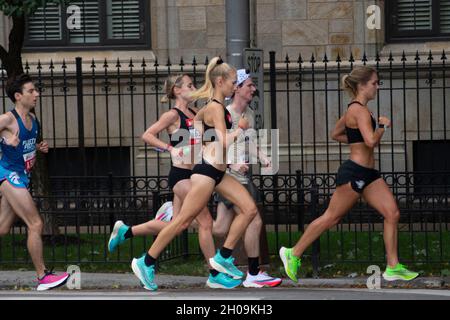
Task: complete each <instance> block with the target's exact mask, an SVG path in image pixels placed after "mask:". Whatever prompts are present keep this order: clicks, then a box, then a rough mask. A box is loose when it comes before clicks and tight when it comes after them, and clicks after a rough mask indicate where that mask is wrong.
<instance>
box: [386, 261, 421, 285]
mask: <svg viewBox="0 0 450 320" xmlns="http://www.w3.org/2000/svg"><path fill="white" fill-rule="evenodd" d="M418 276H419V274H418V273H417V272H414V271H409V270H408V269H406V267H405V266H404V265H402V264H400V263H398V264H397V265H396V266H395V267H394V268H389V267H386V271H385V272H384V273H383V278H384V280H386V281H395V280H404V281H411V280H413V279H415V278H417V277H418Z"/></svg>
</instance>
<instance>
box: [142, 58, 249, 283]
mask: <svg viewBox="0 0 450 320" xmlns="http://www.w3.org/2000/svg"><path fill="white" fill-rule="evenodd" d="M235 89H236V70H235V69H234V68H233V67H231V66H229V65H228V64H226V63H224V62H223V60H222V59H221V58H219V57H216V58H214V59H212V60H211V62H210V63H209V65H208V68H207V70H206V76H205V85H204V86H203V87H202V88H200V89H199V90H198V91H196V92H195V93H194V94H193V98H194V99H195V100H198V99H207V100H208V101H209V103H208V104H207V105H206V106H205V107H204V108H203V109H202V110H201V111H200V112H199V114H198V115H197V117H196V120H199V121H203V123H204V124H205V125H206V128H205V129H208V128H211V130H208V131H205V132H204V133H205V136H206V138H204V140H208V139H207V136H208V135H209V133H211V131H213V133H215V134H216V140H215V141H214V142H209V143H207V144H205V146H204V148H203V161H202V163H200V164H197V165H196V166H195V167H194V169H193V174H192V177H191V182H192V187H191V190H190V191H189V193H188V194H187V196H186V198H185V200H184V202H183V205H182V207H181V211H180V213H179V215H178V216H177V217H176V218H175V219H174V220H172V222H171V223H170V224H169V225H167V226H166V227H165V228H164V229H163V230H162V231H161V232H160V233H159V235H158V237H157V238H156V240H155V242H154V243H153V245H152V246H151V248H150V250H149V252H148V254H147V255H146V256H145V257H143V258H141V259H135V260H133V271H134V273H135V275H136V276H137V277H138V278H139V279H140V280H141V281H142V282H143V283H144V285H146V286H147V287H149V288H153V289H154V290H156V288H157V285H156V284H155V282H154V277H155V269H154V265H155V263H156V259H157V258H158V256H159V255H160V254H161V253H162V251H163V250H164V248H165V247H166V246H167V245H168V244H169V243H170V242H171V241H172V239H173V238H174V237H175V236H176V235H177V234H179V233H181V232H182V231H183V230H185V229H186V228H187V227H188V226H189V225H190V224H191V222H192V220H193V219H195V217H196V216H197V215H198V214H199V213H200V212H201V210H202V209H203V208H204V207H205V206H206V205H207V203H208V201H209V199H210V197H211V194H212V193H213V191H214V190H216V191H217V192H219V193H221V194H222V195H223V196H224V197H225V198H227V199H229V200H230V201H231V202H233V203H234V204H235V205H236V206H238V207H239V208H240V211H241V212H242V213H241V214H239V215H238V216H237V217H236V218H235V220H234V221H233V224H232V225H231V228H230V231H229V234H228V237H227V239H226V241H225V244H224V247H223V248H222V249H221V250H220V251H219V252H218V253H217V254H216V255H215V256H214V258H212V259H210V264H211V266H212V267H214V268H215V269H216V270H217V271H219V272H220V273H219V274H218V275H217V276H216V277H211V276H210V277H209V279H208V285H209V286H210V287H212V288H215V287H221V286H222V287H227V288H234V287H236V286H238V285H240V283H241V282H242V280H241V279H242V277H243V273H242V272H241V271H240V270H239V269H237V268H236V267H235V266H234V264H233V261H234V259H233V258H232V257H231V253H232V250H233V249H234V247H235V245H236V244H237V242H238V240H239V239H240V238H241V237H242V235H243V234H244V232H245V230H246V229H247V226H248V225H249V223H250V222H251V221H252V220H253V218H254V217H255V216H256V214H257V207H256V204H255V202H254V201H253V199H252V197H251V195H250V194H249V193H248V191H247V190H246V189H245V188H244V187H243V186H242V185H241V184H240V183H239V182H238V181H237V180H236V179H234V178H232V177H231V176H228V175H225V170H226V168H227V164H226V163H227V162H226V161H225V160H226V159H223V155H226V149H227V148H228V146H229V145H230V144H231V143H233V142H234V139H235V138H236V137H237V136H238V135H239V134H241V133H242V129H246V128H247V127H248V122H247V121H245V120H242V121H241V122H240V127H241V128H239V129H238V130H236V131H234V132H232V133H227V127H230V128H231V126H230V124H231V119H229V118H228V116H229V113H228V112H227V110H226V109H225V106H224V101H225V97H229V96H231V95H232V94H233V93H234V90H235ZM224 274H227V276H224ZM218 277H220V278H218Z"/></svg>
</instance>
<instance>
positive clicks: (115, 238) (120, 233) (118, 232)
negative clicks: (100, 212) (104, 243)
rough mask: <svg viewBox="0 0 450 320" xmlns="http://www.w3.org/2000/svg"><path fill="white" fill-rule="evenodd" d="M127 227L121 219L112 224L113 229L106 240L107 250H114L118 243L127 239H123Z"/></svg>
mask: <svg viewBox="0 0 450 320" xmlns="http://www.w3.org/2000/svg"><path fill="white" fill-rule="evenodd" d="M129 228H130V227H129V226H127V225H126V224H125V223H123V221H117V222H116V223H115V224H114V229H113V232H112V233H111V236H110V237H109V242H108V250H109V252H114V250H116V248H117V247H118V246H119V245H121V244H122V243H124V242H125V241H126V240H127V239H125V233H127V231H128V229H129Z"/></svg>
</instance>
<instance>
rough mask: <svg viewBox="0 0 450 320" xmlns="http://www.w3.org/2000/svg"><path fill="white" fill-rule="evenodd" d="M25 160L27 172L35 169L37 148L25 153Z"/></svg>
mask: <svg viewBox="0 0 450 320" xmlns="http://www.w3.org/2000/svg"><path fill="white" fill-rule="evenodd" d="M23 161H24V162H25V171H26V172H27V173H30V172H31V169H33V166H34V164H35V162H36V150H35V151H32V152H29V153H26V154H24V155H23Z"/></svg>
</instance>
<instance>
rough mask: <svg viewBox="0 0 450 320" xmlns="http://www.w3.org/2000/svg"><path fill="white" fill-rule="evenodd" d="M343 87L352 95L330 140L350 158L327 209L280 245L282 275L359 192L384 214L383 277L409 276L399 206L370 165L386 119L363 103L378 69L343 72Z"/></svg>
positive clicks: (372, 91)
mask: <svg viewBox="0 0 450 320" xmlns="http://www.w3.org/2000/svg"><path fill="white" fill-rule="evenodd" d="M343 83H344V88H345V89H346V90H347V91H348V92H349V94H350V95H351V97H352V98H353V100H352V102H351V103H350V104H349V107H348V110H347V112H346V113H345V114H344V116H343V117H342V118H341V119H339V121H338V122H337V124H336V127H335V129H334V131H333V134H332V137H333V139H334V140H336V141H339V142H342V143H346V144H349V145H350V160H347V161H345V162H344V163H343V164H342V165H341V167H340V168H339V171H338V174H337V181H336V185H337V188H336V192H335V193H334V194H333V197H332V198H331V201H330V204H329V206H328V209H327V210H326V211H325V213H324V214H323V215H322V216H321V217H320V218H318V219H316V220H315V221H313V222H312V223H311V224H310V225H309V227H308V228H307V229H306V231H305V233H304V234H303V236H302V237H301V238H300V240H299V241H298V242H297V244H296V245H295V247H294V248H292V249H288V248H281V249H280V257H281V260H282V261H283V264H284V268H285V271H286V273H287V274H288V276H289V277H290V278H291V279H292V280H293V281H297V270H298V268H299V267H300V265H301V259H300V257H301V256H302V254H303V253H304V252H305V250H306V248H307V247H309V245H311V244H312V243H313V242H314V241H315V240H316V239H318V238H319V237H320V235H321V234H322V233H323V232H325V231H327V230H328V229H330V228H332V227H333V226H335V225H336V224H337V223H338V222H339V221H340V220H341V218H342V217H343V216H344V215H346V214H347V212H348V211H349V210H350V209H351V208H352V207H353V205H354V204H355V203H356V202H357V201H358V199H359V197H360V196H362V197H363V198H364V199H365V200H366V201H367V202H368V204H369V205H370V206H372V207H373V208H375V209H376V210H377V211H378V212H379V213H381V214H382V215H383V217H384V244H385V247H386V255H387V268H386V271H385V272H384V273H383V277H384V279H386V280H388V281H393V280H407V281H409V280H412V279H414V278H416V277H417V276H418V273H416V272H411V271H409V270H408V269H406V267H405V266H403V265H402V264H400V263H399V260H398V252H397V243H398V230H397V227H398V221H399V218H400V211H399V209H398V206H397V203H396V201H395V199H394V196H393V194H392V192H391V190H390V189H389V187H388V186H387V184H386V182H385V181H384V180H383V179H382V178H381V175H380V173H379V172H378V171H377V170H375V169H374V167H375V157H374V148H375V147H376V146H377V145H379V143H380V141H381V138H382V137H383V134H384V132H385V130H386V128H387V127H390V125H391V122H390V120H389V119H387V118H386V117H380V118H379V120H378V123H379V127H378V128H376V122H375V119H374V118H373V116H372V114H371V112H370V111H369V109H368V107H367V104H368V102H369V101H371V100H373V99H375V97H376V94H377V90H378V88H379V85H378V75H377V72H376V70H375V69H373V68H369V67H365V66H364V67H356V68H355V69H354V70H353V71H352V73H351V74H350V75H346V76H344V78H343Z"/></svg>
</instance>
